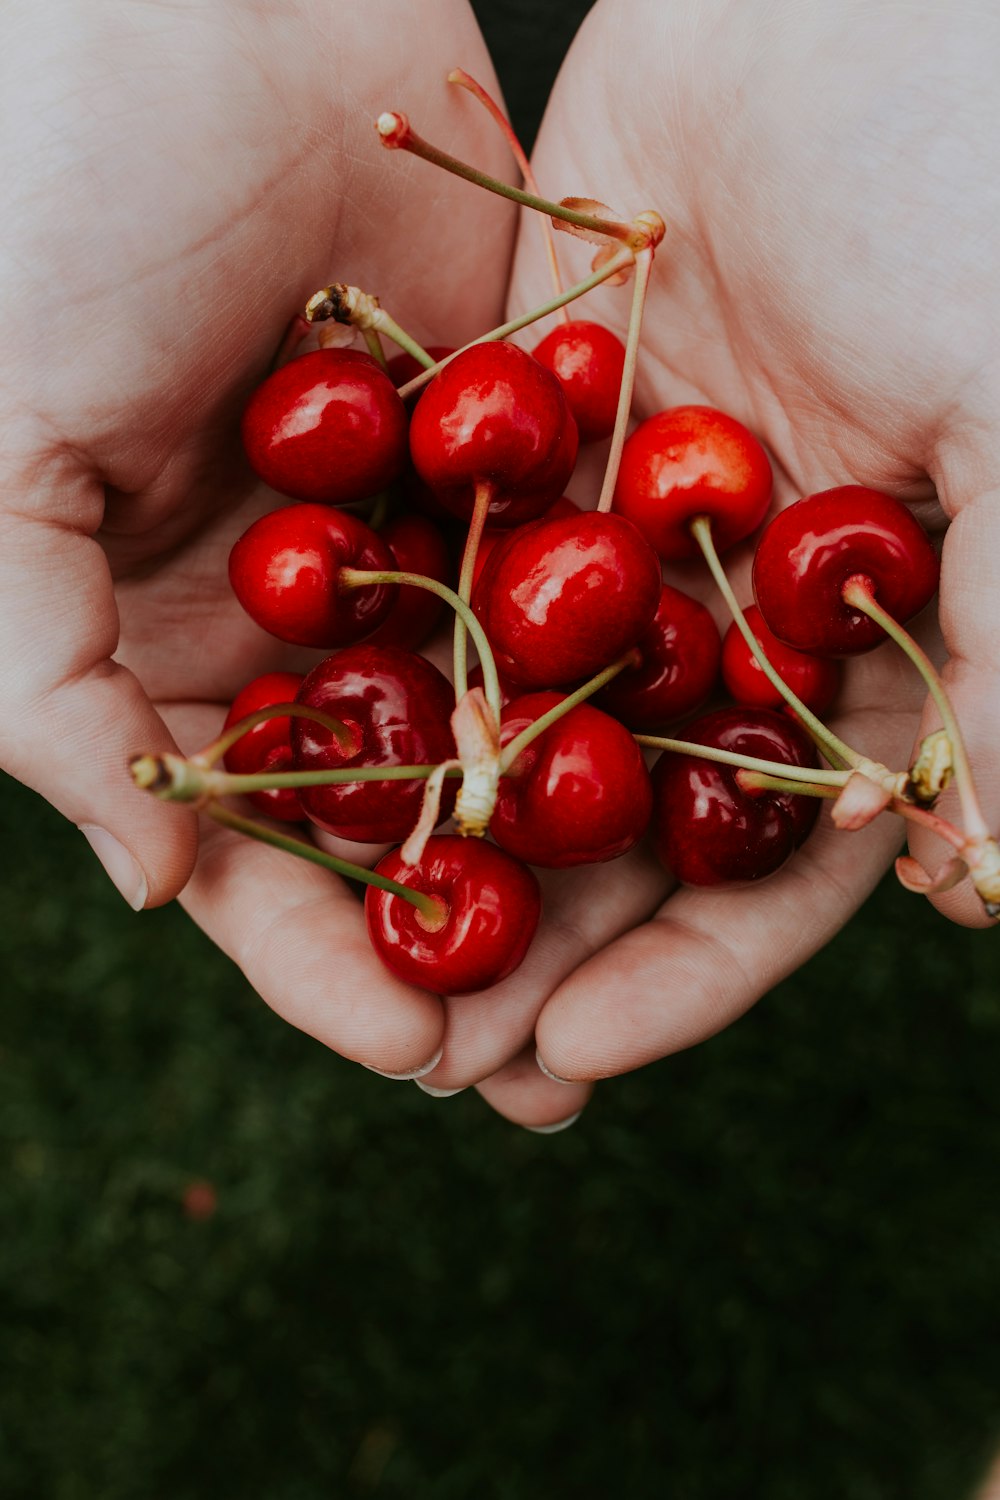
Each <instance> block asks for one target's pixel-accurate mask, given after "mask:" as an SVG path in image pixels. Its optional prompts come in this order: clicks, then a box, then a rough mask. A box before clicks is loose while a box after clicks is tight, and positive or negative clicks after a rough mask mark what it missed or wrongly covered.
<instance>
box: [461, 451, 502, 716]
mask: <svg viewBox="0 0 1000 1500" xmlns="http://www.w3.org/2000/svg"><path fill="white" fill-rule="evenodd" d="M495 494H496V486H495V485H494V484H493V482H492V481H491V480H489V479H480V480H477V482H476V500H475V504H474V506H473V508H472V519H471V520H470V522H469V534H468V536H467V537H466V539H465V550H464V551H463V553H462V567H461V571H460V573H459V575H458V597H459V598H460V599H461V600H462V602H463V603H464V604H468V603H469V601H470V599H471V598H472V579H473V576H474V574H475V571H476V558H477V557H478V556H479V547H480V543H481V542H482V540H483V531H484V529H485V527H486V518H487V516H488V515H489V513H490V504H491V502H492V500H493V496H494V495H495ZM467 646H468V636H467V632H466V629H465V625H464V623H463V620H462V616H461V615H456V616H455V636H454V642H453V661H454V674H455V701H456V702H458V701H459V699H461V698H464V697H465V695H466V693H467V692H468V691H469V678H468V668H467ZM485 682H486V669H485V667H484V668H483V683H484V686H485ZM499 722H500V721H499V718H498V719H497V723H499Z"/></svg>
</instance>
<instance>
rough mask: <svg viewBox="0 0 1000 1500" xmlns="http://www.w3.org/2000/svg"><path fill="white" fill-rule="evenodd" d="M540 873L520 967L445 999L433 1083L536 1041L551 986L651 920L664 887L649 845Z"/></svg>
mask: <svg viewBox="0 0 1000 1500" xmlns="http://www.w3.org/2000/svg"><path fill="white" fill-rule="evenodd" d="M536 873H537V874H538V875H539V878H540V881H541V884H542V920H541V923H540V924H539V928H538V932H537V933H536V935H535V938H534V941H533V942H532V945H531V947H530V949H529V950H528V954H527V957H526V958H525V960H524V962H523V963H522V964H521V966H520V968H518V969H517V970H515V972H514V973H513V974H512V975H511V976H510V978H509V979H505V980H504V981H503V982H502V983H501V984H497V985H493V986H492V988H491V989H489V990H484V991H483V992H482V993H480V994H477V995H458V996H452V997H450V998H449V999H447V1000H446V1001H445V1008H446V1011H447V1017H448V1022H447V1030H446V1034H445V1047H444V1053H443V1055H442V1058H441V1061H440V1063H439V1064H438V1066H437V1067H436V1068H435V1069H434V1072H433V1073H431V1074H429V1075H428V1077H427V1079H426V1082H427V1083H428V1084H430V1085H431V1086H432V1087H434V1088H436V1089H443V1090H448V1091H449V1092H450V1091H452V1090H455V1089H459V1088H466V1087H468V1086H469V1085H470V1084H478V1083H479V1082H480V1081H481V1080H483V1079H488V1078H490V1077H491V1076H493V1075H495V1074H496V1073H497V1071H498V1069H501V1068H503V1067H504V1066H505V1065H506V1063H507V1061H508V1059H510V1058H511V1057H513V1056H514V1055H515V1054H516V1053H518V1052H520V1050H521V1049H522V1048H523V1047H524V1046H525V1045H526V1044H527V1043H528V1042H529V1041H530V1040H531V1038H532V1037H533V1035H534V1030H535V1021H536V1019H537V1017H538V1013H539V1011H540V1010H541V1008H542V1006H543V1004H544V1003H545V1001H546V999H547V998H548V996H549V995H550V994H551V993H552V991H553V989H554V988H556V986H557V985H558V984H559V983H560V982H561V981H562V980H563V979H565V978H566V977H567V976H568V975H569V974H571V973H572V972H573V970H574V969H575V968H577V966H578V965H579V964H581V963H584V962H585V961H586V960H587V959H588V958H589V957H590V956H591V955H592V954H593V953H595V952H597V950H598V949H599V948H601V947H603V946H604V945H605V944H606V943H610V942H613V941H614V940H615V938H617V937H619V936H620V934H621V933H623V932H627V931H628V929H629V928H630V927H633V926H634V925H635V923H636V922H644V921H646V920H647V918H649V917H650V916H651V915H652V914H653V913H654V912H655V911H656V910H657V908H658V907H659V905H660V903H661V902H662V900H663V894H664V891H665V889H666V888H667V878H666V876H665V875H664V873H663V870H662V869H661V868H660V867H659V865H658V864H657V863H656V861H655V860H654V858H653V857H652V855H651V854H650V853H649V852H648V851H646V850H644V849H637V850H634V851H633V852H632V853H631V854H628V855H626V856H624V857H623V858H622V859H617V860H613V861H611V862H610V863H608V864H605V865H588V866H586V867H584V868H582V869H579V870H567V871H537V872H536ZM533 1055H534V1049H533V1047H532V1056H533Z"/></svg>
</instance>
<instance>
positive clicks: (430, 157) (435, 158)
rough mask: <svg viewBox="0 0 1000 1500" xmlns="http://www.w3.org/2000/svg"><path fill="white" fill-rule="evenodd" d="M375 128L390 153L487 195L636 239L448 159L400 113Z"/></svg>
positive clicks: (616, 225)
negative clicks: (416, 159)
mask: <svg viewBox="0 0 1000 1500" xmlns="http://www.w3.org/2000/svg"><path fill="white" fill-rule="evenodd" d="M375 129H376V130H377V132H378V135H379V139H380V140H381V142H382V144H383V146H386V147H388V148H389V149H390V150H402V151H409V152H410V153H411V154H412V155H413V156H419V157H421V158H422V159H423V160H424V161H428V162H430V163H431V164H432V165H433V166H435V167H443V168H444V170H445V171H446V172H451V173H452V174H453V175H454V176H455V177H464V178H465V180H466V181H467V182H474V183H475V184H476V186H477V187H483V188H487V189H488V190H489V192H491V193H497V194H499V196H500V197H501V198H509V199H511V201H512V202H514V203H520V204H521V205H522V206H523V207H525V208H534V209H536V210H537V211H538V212H539V213H542V214H546V215H548V217H549V218H551V219H562V220H563V221H564V222H565V223H567V224H575V225H576V226H577V227H578V228H580V229H587V230H590V232H591V233H592V234H602V235H606V236H607V237H608V239H612V240H621V241H622V242H623V243H629V242H630V241H631V240H633V239H635V238H636V233H637V232H636V229H635V228H634V226H633V225H631V224H625V223H623V222H622V221H621V220H620V219H601V218H598V217H597V216H596V215H595V214H585V213H580V212H579V211H578V210H577V209H572V208H564V207H563V205H562V204H561V203H553V202H551V201H550V200H549V199H548V198H541V197H539V196H538V194H537V193H526V192H524V191H523V190H522V189H521V188H515V187H511V186H510V184H509V183H506V182H500V181H499V179H498V178H496V177H491V176H490V175H489V173H487V172H482V171H480V169H479V168H478V167H470V166H469V165H468V163H467V162H464V161H460V160H459V158H458V157H457V156H452V155H450V153H449V152H447V151H442V150H441V149H440V147H438V146H432V145H431V143H430V141H425V140H424V138H423V136H420V135H418V134H417V132H416V131H415V130H414V129H413V126H412V125H411V124H410V122H409V119H408V118H407V116H406V115H404V114H402V113H399V112H397V111H390V110H387V111H385V112H384V113H383V114H381V115H379V117H378V119H377V120H376V121H375Z"/></svg>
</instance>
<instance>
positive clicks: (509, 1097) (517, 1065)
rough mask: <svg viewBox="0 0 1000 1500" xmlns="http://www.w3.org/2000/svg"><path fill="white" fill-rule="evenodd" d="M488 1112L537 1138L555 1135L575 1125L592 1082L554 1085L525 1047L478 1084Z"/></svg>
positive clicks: (531, 1051) (589, 1093)
mask: <svg viewBox="0 0 1000 1500" xmlns="http://www.w3.org/2000/svg"><path fill="white" fill-rule="evenodd" d="M478 1092H479V1093H480V1094H481V1095H482V1097H483V1098H484V1099H485V1100H486V1102H487V1104H488V1105H489V1106H490V1107H491V1109H495V1110H496V1112H497V1114H498V1115H503V1117H504V1119H505V1120H510V1122H511V1124H512V1125H523V1126H524V1128H525V1129H526V1130H532V1131H534V1132H535V1133H536V1134H537V1135H557V1134H558V1133H559V1132H560V1131H562V1130H568V1129H569V1127H570V1126H571V1125H575V1124H576V1122H577V1120H578V1119H579V1118H580V1115H581V1114H582V1113H583V1111H584V1109H585V1108H586V1105H587V1102H588V1100H589V1099H590V1096H591V1094H592V1093H593V1092H594V1086H593V1084H591V1083H571V1084H565V1083H553V1081H552V1079H551V1078H546V1077H545V1074H544V1073H543V1072H542V1071H541V1069H540V1068H539V1067H538V1064H537V1062H536V1061H535V1049H534V1047H533V1046H532V1047H526V1048H524V1049H523V1051H521V1052H519V1053H518V1055H517V1056H516V1057H513V1058H511V1060H510V1062H509V1063H507V1064H505V1066H504V1067H502V1068H500V1069H499V1070H498V1071H497V1072H496V1073H494V1074H493V1076H492V1077H491V1078H486V1079H484V1080H483V1082H482V1083H480V1084H479V1085H478Z"/></svg>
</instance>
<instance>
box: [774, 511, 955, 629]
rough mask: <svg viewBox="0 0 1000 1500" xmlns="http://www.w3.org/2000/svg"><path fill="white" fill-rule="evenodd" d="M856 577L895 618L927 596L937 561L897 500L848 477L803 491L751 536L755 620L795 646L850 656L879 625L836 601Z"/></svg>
mask: <svg viewBox="0 0 1000 1500" xmlns="http://www.w3.org/2000/svg"><path fill="white" fill-rule="evenodd" d="M859 575H860V576H862V577H864V578H866V579H867V580H869V582H870V583H871V585H872V589H873V592H874V594H875V598H876V599H877V601H878V603H879V604H880V605H881V606H882V608H883V609H884V610H885V611H886V613H887V614H890V615H892V616H893V618H894V619H896V620H898V621H899V623H900V624H902V623H903V622H904V621H906V620H908V619H910V617H911V616H912V615H915V614H916V613H917V611H918V610H921V609H923V607H924V605H925V604H927V603H928V601H929V600H930V599H931V597H932V595H933V593H934V591H935V589H936V588H937V583H938V560H937V556H936V554H935V552H934V548H933V547H932V546H931V543H930V540H929V538H928V536H927V533H926V532H925V531H924V529H923V527H922V526H921V525H920V524H919V522H918V521H915V520H914V518H913V516H912V515H911V514H910V512H909V511H908V510H907V508H906V506H905V505H903V504H902V503H901V502H900V501H899V500H894V499H893V498H892V496H891V495H883V494H881V493H880V492H879V491H878V490H869V489H865V488H864V487H863V486H862V485H858V484H845V485H840V486H838V487H837V488H836V489H832V490H821V491H820V492H819V494H816V495H807V496H806V497H805V499H803V500H798V501H796V503H795V504H794V505H790V506H789V507H788V509H787V510H783V511H780V512H779V513H778V515H776V516H775V517H774V519H773V521H771V522H770V524H769V525H768V527H767V529H766V530H765V531H764V534H763V535H762V536H761V539H760V541H759V542H758V544H757V555H756V557H755V558H754V565H753V589H754V596H755V598H756V600H757V604H758V606H759V608H760V612H761V614H762V615H763V617H764V621H765V623H766V624H767V626H768V627H769V629H770V630H772V631H773V633H774V634H775V635H776V636H777V637H778V639H779V640H782V641H785V642H786V644H787V645H789V646H794V647H795V649H796V650H797V651H812V652H815V653H816V654H817V655H822V656H854V655H856V654H858V653H860V652H863V651H871V650H872V649H873V647H875V646H878V645H881V643H882V642H883V641H884V640H885V638H886V636H885V632H884V630H883V629H882V627H881V626H880V625H876V624H875V621H874V620H870V619H869V618H868V616H867V615H864V614H861V613H860V611H858V610H856V609H852V608H851V606H850V605H849V604H845V603H844V600H843V597H842V590H843V587H844V585H845V583H847V581H848V580H849V579H851V578H855V577H858V576H859Z"/></svg>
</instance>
